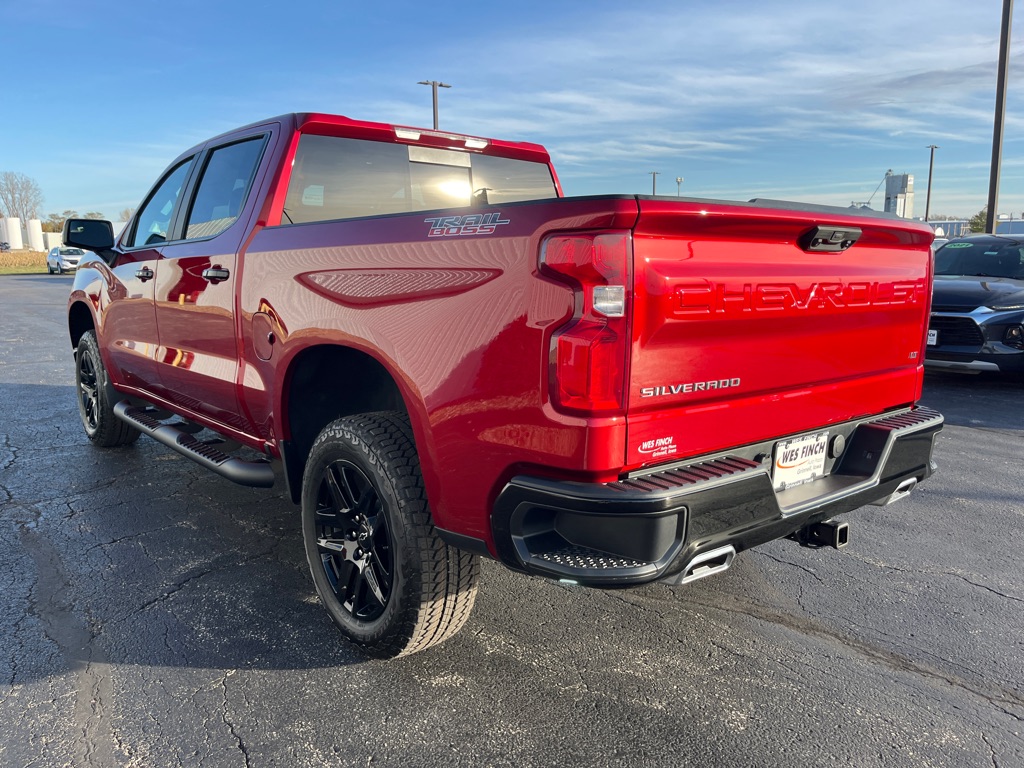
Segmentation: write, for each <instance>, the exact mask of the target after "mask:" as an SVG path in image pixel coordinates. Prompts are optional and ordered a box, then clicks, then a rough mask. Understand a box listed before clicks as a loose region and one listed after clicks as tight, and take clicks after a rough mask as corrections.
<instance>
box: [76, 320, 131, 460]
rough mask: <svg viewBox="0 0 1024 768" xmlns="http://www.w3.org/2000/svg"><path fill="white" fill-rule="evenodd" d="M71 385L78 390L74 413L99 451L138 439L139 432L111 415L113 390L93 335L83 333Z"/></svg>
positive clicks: (94, 334)
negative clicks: (73, 380) (76, 409)
mask: <svg viewBox="0 0 1024 768" xmlns="http://www.w3.org/2000/svg"><path fill="white" fill-rule="evenodd" d="M75 385H76V388H77V389H78V414H79V416H81V418H82V426H83V427H85V434H86V436H88V438H89V439H90V440H91V441H92V442H93V444H94V445H98V446H100V447H101V448H113V447H114V446H118V445H128V444H130V443H134V442H135V441H136V440H138V439H139V431H138V430H137V429H134V428H133V427H130V426H129V425H128V424H126V423H125V422H123V421H121V420H120V419H119V418H117V416H115V415H114V403H113V399H114V388H113V387H112V386H111V385H110V377H109V376H108V375H107V369H106V368H104V367H103V358H102V357H100V347H99V344H98V343H97V342H96V333H95V332H94V331H86V332H85V333H83V334H82V338H81V339H80V340H79V342H78V352H77V354H76V355H75Z"/></svg>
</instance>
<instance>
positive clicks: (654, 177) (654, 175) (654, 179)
mask: <svg viewBox="0 0 1024 768" xmlns="http://www.w3.org/2000/svg"><path fill="white" fill-rule="evenodd" d="M648 173H649V174H651V194H652V195H656V194H658V177H659V176H661V171H648Z"/></svg>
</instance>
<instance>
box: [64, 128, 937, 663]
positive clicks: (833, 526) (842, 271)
mask: <svg viewBox="0 0 1024 768" xmlns="http://www.w3.org/2000/svg"><path fill="white" fill-rule="evenodd" d="M931 239H932V234H931V230H930V229H929V228H928V227H926V226H923V225H921V224H916V223H913V222H907V221H902V220H898V219H895V218H881V217H868V216H863V215H861V214H860V213H859V212H855V211H850V210H843V209H838V208H823V207H814V206H801V205H795V204H788V203H780V202H773V201H756V200H755V201H752V202H750V203H735V202H719V201H708V200H695V199H685V198H667V197H644V196H634V195H630V196H625V195H605V196H598V197H568V198H567V197H563V195H562V191H561V187H560V186H559V183H558V179H557V176H556V175H555V172H554V169H553V168H552V166H551V162H550V159H549V157H548V154H547V152H546V151H545V150H544V149H543V148H542V147H540V146H537V145H533V144H523V143H512V142H504V141H495V140H491V139H482V138H477V137H473V136H463V135H456V134H451V133H445V132H440V131H430V130H425V129H419V128H405V127H401V126H393V125H386V124H379V123H369V122H361V121H356V120H350V119H347V118H344V117H338V116H332V115H324V114H292V115H285V116H282V117H277V118H273V119H270V120H266V121H264V122H260V123H256V124H253V125H250V126H247V127H245V128H241V129H239V130H237V131H233V132H231V133H228V134H225V135H222V136H218V137H217V138H214V139H211V140H210V141H207V142H204V143H202V144H200V145H198V146H196V147H193V148H192V149H190V150H188V151H187V152H185V153H183V154H182V155H181V156H180V157H178V159H176V160H175V161H174V162H173V163H172V164H171V165H170V168H169V169H168V170H167V171H166V173H165V174H164V175H163V176H162V177H161V178H160V180H159V181H158V182H157V183H156V185H155V186H154V187H153V189H152V191H151V192H150V193H149V194H148V195H147V196H146V198H145V200H144V201H143V203H142V205H141V206H140V207H139V209H138V212H137V213H136V215H135V216H134V218H133V219H132V221H131V222H130V223H129V224H128V226H127V227H126V228H125V230H124V231H123V232H122V233H121V235H120V236H119V237H118V238H117V240H116V241H115V239H114V237H113V236H112V228H111V225H110V224H109V222H103V221H93V220H82V219H76V220H71V221H69V222H68V223H67V225H66V227H65V231H64V241H65V243H66V244H67V245H71V246H78V247H82V248H85V249H88V250H91V251H94V252H95V253H96V254H97V256H96V257H95V258H89V259H86V260H84V261H82V263H81V264H80V266H79V269H78V273H77V275H76V277H75V283H74V288H73V290H72V293H71V297H70V302H69V305H68V323H69V329H70V334H71V342H72V346H73V348H74V350H75V360H76V377H77V384H78V393H79V406H80V411H81V416H82V421H83V424H84V426H85V430H86V432H87V434H88V435H89V438H90V439H91V440H92V442H93V443H95V444H96V445H98V446H117V445H124V444H127V443H131V442H132V441H133V440H135V439H136V438H137V437H138V435H139V434H140V433H145V434H147V435H150V436H151V437H153V438H155V439H157V440H159V441H161V442H163V443H165V444H166V445H168V446H169V447H171V448H173V449H174V450H176V451H179V452H180V453H182V454H184V455H185V456H188V457H189V458H192V459H194V460H195V461H197V462H199V463H201V464H203V465H205V466H206V467H208V468H209V469H211V470H213V471H214V472H217V473H219V474H220V475H222V476H224V477H226V478H228V479H230V480H233V481H235V482H238V483H242V484H246V485H252V486H270V485H272V484H273V483H274V482H275V479H282V478H283V481H284V482H285V483H286V484H287V487H288V490H289V492H290V494H291V497H292V498H293V499H294V500H295V501H296V502H298V503H300V504H301V509H302V533H303V537H304V541H305V549H306V553H307V556H308V560H309V565H310V569H311V571H312V575H313V581H314V584H315V586H316V589H317V592H318V593H319V595H320V598H321V599H322V601H323V603H324V605H325V607H326V608H327V610H328V611H329V612H330V614H331V616H332V618H333V619H334V621H335V622H336V623H337V625H338V626H339V627H340V629H341V630H342V632H343V634H344V635H345V636H346V637H347V638H348V639H349V640H350V641H352V642H353V643H355V644H356V645H358V646H360V647H361V648H363V649H364V650H365V651H366V652H367V653H369V654H372V655H378V656H395V655H400V654H403V653H411V652H413V651H417V650H420V649H423V648H426V647H429V646H431V645H433V644H435V643H438V642H440V641H442V640H444V639H445V638H447V637H449V636H451V635H452V634H453V633H455V632H456V631H457V630H458V629H459V628H460V627H461V626H462V625H463V624H464V623H465V621H466V619H467V616H468V614H469V611H470V609H471V607H472V604H473V601H474V598H475V595H476V589H477V578H478V573H479V557H481V556H482V557H490V558H494V559H497V560H499V561H500V562H502V563H504V564H505V565H506V566H508V567H510V568H513V569H516V570H519V571H523V572H526V573H530V574H535V575H538V576H545V577H549V578H553V579H559V580H564V581H567V582H573V583H578V584H583V585H589V586H595V587H603V588H610V587H626V586H631V585H636V584H642V583H646V582H651V581H656V580H659V581H663V582H667V583H670V584H685V583H688V582H690V581H692V580H694V579H698V578H701V577H704V576H708V575H711V574H714V573H718V572H721V571H724V570H725V569H727V568H728V567H729V565H730V564H731V563H732V560H733V557H734V556H735V555H736V553H738V552H740V551H742V550H744V549H749V548H750V547H753V546H756V545H758V544H762V543H764V542H767V541H770V540H773V539H777V538H781V537H790V538H794V539H796V540H798V541H800V542H801V543H803V544H806V545H809V546H822V545H832V546H836V547H839V546H843V545H844V544H845V543H846V541H847V537H848V528H847V526H846V524H845V523H840V522H836V521H834V520H832V518H833V517H834V516H836V515H838V514H841V513H845V512H849V511H851V510H854V509H857V508H858V507H861V506H862V505H865V504H869V503H875V504H886V503H889V502H891V501H894V500H895V499H898V498H900V497H902V496H904V495H906V494H908V493H909V492H910V491H911V489H913V487H914V486H915V485H916V484H917V483H918V482H920V481H921V480H923V479H925V478H926V477H928V476H929V475H930V474H931V473H932V471H933V470H934V465H933V463H932V461H931V452H932V444H933V441H934V438H935V435H936V433H937V432H938V431H939V430H940V429H941V426H942V417H941V416H940V415H939V414H938V413H936V412H934V411H932V410H929V409H927V408H923V407H920V406H919V405H918V404H917V402H918V399H919V397H920V395H921V385H922V373H923V368H922V363H923V362H924V349H925V341H926V329H927V324H928V314H929V301H930V288H931V277H932V275H931V249H930V246H931Z"/></svg>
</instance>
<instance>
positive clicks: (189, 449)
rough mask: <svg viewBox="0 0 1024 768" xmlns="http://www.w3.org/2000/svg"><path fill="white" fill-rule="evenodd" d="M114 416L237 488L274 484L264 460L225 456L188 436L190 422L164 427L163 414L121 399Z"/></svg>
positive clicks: (267, 461)
mask: <svg viewBox="0 0 1024 768" xmlns="http://www.w3.org/2000/svg"><path fill="white" fill-rule="evenodd" d="M114 414H115V415H116V416H117V417H118V418H119V419H121V420H122V421H125V422H127V423H128V424H130V425H131V426H133V427H135V428H136V429H137V430H139V431H140V432H142V433H143V434H144V435H149V436H150V437H152V438H153V439H154V440H156V441H157V442H160V443H163V444H164V445H166V446H167V447H168V448H173V449H174V450H175V451H177V452H178V453H180V454H181V455H182V456H184V457H186V458H188V459H192V461H194V462H196V463H198V464H201V465H203V466H204V467H206V468H207V469H209V470H211V471H213V472H216V473H217V474H218V475H220V476H221V477H224V478H227V479H228V480H231V481H232V482H235V483H238V484H239V485H248V486H252V487H254V488H270V487H272V486H273V485H274V469H273V467H272V466H271V464H270V461H269V460H267V459H262V458H261V459H256V460H247V459H240V458H238V457H237V456H231V455H230V454H227V453H224V452H223V451H221V450H220V449H219V448H217V447H216V445H215V444H212V443H209V442H204V441H202V440H199V439H197V438H196V437H193V436H192V435H191V434H189V432H190V431H194V425H193V424H191V423H189V422H177V423H174V424H165V423H163V422H162V421H160V420H159V419H158V418H156V417H157V416H164V417H166V415H167V413H166V411H164V412H161V411H157V410H156V409H149V408H143V407H140V406H137V405H132V404H131V403H130V402H129V401H127V400H122V401H121V402H119V403H118V404H117V405H115V406H114Z"/></svg>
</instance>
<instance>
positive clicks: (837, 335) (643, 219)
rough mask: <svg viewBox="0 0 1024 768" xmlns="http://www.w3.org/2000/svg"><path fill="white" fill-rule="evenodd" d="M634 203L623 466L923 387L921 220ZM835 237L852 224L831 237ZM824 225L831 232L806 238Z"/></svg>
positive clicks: (843, 416)
mask: <svg viewBox="0 0 1024 768" xmlns="http://www.w3.org/2000/svg"><path fill="white" fill-rule="evenodd" d="M639 205H640V216H639V219H638V221H637V224H636V227H635V229H634V232H633V287H634V304H633V325H632V349H631V359H630V373H629V380H630V387H629V395H628V412H627V418H628V435H629V436H628V445H627V451H626V461H627V465H628V466H629V467H633V468H636V467H640V466H643V465H647V464H652V463H661V462H665V461H671V460H673V459H674V458H676V459H678V458H684V457H687V458H688V457H690V456H695V455H701V454H705V453H710V452H714V451H720V450H725V449H728V448H730V447H734V446H738V445H743V444H747V443H752V442H756V441H761V440H766V439H772V438H777V437H781V436H785V435H792V434H797V433H800V432H804V431H808V430H813V429H817V428H819V427H822V426H825V425H828V424H833V423H836V422H841V421H845V420H848V419H852V418H855V417H858V416H865V415H871V414H877V413H881V412H883V411H885V410H887V409H891V408H895V407H899V406H902V405H908V404H910V403H913V402H914V401H915V400H916V399H917V398H918V397H919V396H920V382H921V370H922V369H921V366H922V364H923V362H924V353H923V349H924V329H925V328H926V327H927V317H928V311H929V301H930V295H931V290H930V285H931V250H930V243H931V239H932V234H931V230H930V229H929V228H928V227H926V226H924V225H921V224H916V223H914V222H907V221H903V220H899V219H888V218H875V217H863V216H859V215H854V214H849V213H846V212H844V211H842V209H834V212H833V210H832V209H816V208H812V207H810V206H808V207H806V208H800V207H794V208H792V209H790V208H784V207H771V206H763V205H754V204H748V205H743V204H731V203H710V202H708V201H688V200H682V201H674V200H665V199H656V198H640V199H639ZM817 228H820V229H817ZM858 231H859V234H858ZM833 232H842V233H844V234H840V235H839V236H838V237H837V238H835V239H836V241H837V242H836V243H834V244H833V243H830V242H828V238H829V236H830V235H831V234H832V233H833ZM816 234H817V235H818V236H819V237H821V236H823V237H824V242H823V243H817V244H814V245H812V240H813V239H814V237H815V235H816ZM847 237H848V238H851V239H852V238H855V239H856V242H855V243H854V244H853V245H852V246H849V247H847V248H845V249H843V250H816V249H817V248H830V247H838V242H839V241H840V240H842V239H844V238H847Z"/></svg>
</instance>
